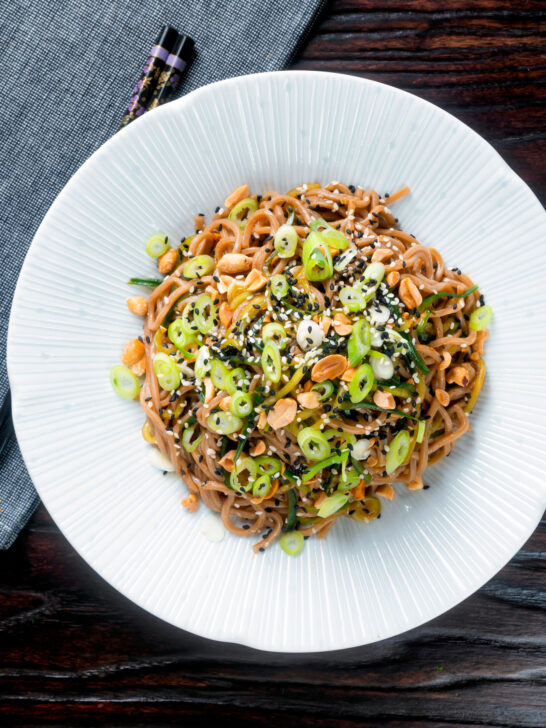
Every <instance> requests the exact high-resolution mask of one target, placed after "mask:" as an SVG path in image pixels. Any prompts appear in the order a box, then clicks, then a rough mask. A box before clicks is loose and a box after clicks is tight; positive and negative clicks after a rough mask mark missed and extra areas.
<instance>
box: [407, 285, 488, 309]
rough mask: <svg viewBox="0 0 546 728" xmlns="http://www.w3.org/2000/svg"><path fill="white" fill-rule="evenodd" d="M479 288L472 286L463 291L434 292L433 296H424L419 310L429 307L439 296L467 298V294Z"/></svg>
mask: <svg viewBox="0 0 546 728" xmlns="http://www.w3.org/2000/svg"><path fill="white" fill-rule="evenodd" d="M477 290H478V286H472V287H471V288H467V289H466V291H463V292H462V293H445V292H440V293H433V294H432V295H431V296H427V297H426V298H423V300H422V301H421V303H420V304H419V309H418V310H419V311H424V310H425V309H427V308H429V307H430V306H431V304H433V303H434V302H435V301H437V300H438V299H439V298H466V297H467V296H470V294H471V293H474V291H477Z"/></svg>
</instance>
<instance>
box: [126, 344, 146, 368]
mask: <svg viewBox="0 0 546 728" xmlns="http://www.w3.org/2000/svg"><path fill="white" fill-rule="evenodd" d="M143 356H144V344H143V343H142V341H140V340H139V339H133V340H132V341H130V342H129V343H128V344H127V345H126V346H125V348H124V350H123V353H122V355H121V363H122V364H125V366H126V367H130V366H132V365H133V364H136V363H137V361H139V360H140V359H142V357H143Z"/></svg>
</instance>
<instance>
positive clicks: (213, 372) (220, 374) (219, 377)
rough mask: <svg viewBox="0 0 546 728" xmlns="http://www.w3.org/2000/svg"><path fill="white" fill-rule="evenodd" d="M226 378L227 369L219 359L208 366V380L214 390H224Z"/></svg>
mask: <svg viewBox="0 0 546 728" xmlns="http://www.w3.org/2000/svg"><path fill="white" fill-rule="evenodd" d="M227 376H228V368H227V366H226V365H225V364H224V362H223V361H220V359H213V360H212V362H211V364H210V378H211V379H212V383H213V384H214V386H215V387H216V389H223V390H225V391H227V389H226V380H227Z"/></svg>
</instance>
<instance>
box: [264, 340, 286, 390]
mask: <svg viewBox="0 0 546 728" xmlns="http://www.w3.org/2000/svg"><path fill="white" fill-rule="evenodd" d="M261 361H262V369H263V373H264V374H265V376H266V377H267V378H268V379H269V380H270V381H271V382H273V383H274V384H276V383H277V382H279V381H280V379H281V374H282V363H281V354H280V351H279V348H278V347H277V346H276V345H275V344H273V343H272V342H269V343H268V344H266V345H265V346H264V350H263V351H262V357H261Z"/></svg>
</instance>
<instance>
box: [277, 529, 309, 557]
mask: <svg viewBox="0 0 546 728" xmlns="http://www.w3.org/2000/svg"><path fill="white" fill-rule="evenodd" d="M304 543H305V541H304V538H303V534H302V533H300V532H299V531H289V532H288V533H283V535H282V536H281V537H280V539H279V546H280V547H281V549H282V550H283V551H284V553H285V554H288V556H296V554H299V552H300V551H301V550H302V548H303V544H304Z"/></svg>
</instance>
